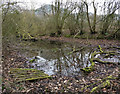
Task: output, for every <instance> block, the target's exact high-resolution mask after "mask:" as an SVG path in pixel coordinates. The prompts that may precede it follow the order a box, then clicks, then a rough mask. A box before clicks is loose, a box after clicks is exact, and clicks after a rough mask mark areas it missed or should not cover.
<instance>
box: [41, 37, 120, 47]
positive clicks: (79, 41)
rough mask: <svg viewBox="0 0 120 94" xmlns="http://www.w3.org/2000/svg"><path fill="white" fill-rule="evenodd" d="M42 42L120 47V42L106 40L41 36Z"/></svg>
mask: <svg viewBox="0 0 120 94" xmlns="http://www.w3.org/2000/svg"><path fill="white" fill-rule="evenodd" d="M40 39H41V40H49V41H60V42H68V43H77V44H79V45H90V46H98V45H103V46H120V40H106V39H97V40H95V39H88V40H87V39H77V38H66V37H50V36H41V37H40Z"/></svg>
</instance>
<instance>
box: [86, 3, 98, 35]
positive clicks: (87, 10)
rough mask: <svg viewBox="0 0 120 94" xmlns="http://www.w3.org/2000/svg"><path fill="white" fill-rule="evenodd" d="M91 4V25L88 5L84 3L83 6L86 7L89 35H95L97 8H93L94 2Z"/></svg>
mask: <svg viewBox="0 0 120 94" xmlns="http://www.w3.org/2000/svg"><path fill="white" fill-rule="evenodd" d="M92 3H93V8H94V18H93V25H92V24H91V22H90V17H89V9H88V3H87V2H86V1H84V4H85V5H86V14H87V21H88V25H89V29H90V32H91V34H95V33H96V31H95V29H96V15H97V8H96V7H95V3H94V1H93V2H92Z"/></svg>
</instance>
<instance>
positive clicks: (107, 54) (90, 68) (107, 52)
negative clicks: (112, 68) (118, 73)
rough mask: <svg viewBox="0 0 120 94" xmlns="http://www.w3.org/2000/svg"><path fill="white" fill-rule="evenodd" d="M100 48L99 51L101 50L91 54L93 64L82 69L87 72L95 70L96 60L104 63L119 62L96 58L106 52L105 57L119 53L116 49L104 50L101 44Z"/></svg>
mask: <svg viewBox="0 0 120 94" xmlns="http://www.w3.org/2000/svg"><path fill="white" fill-rule="evenodd" d="M98 48H99V51H100V52H96V51H94V52H93V53H92V54H91V58H90V63H91V65H90V66H89V67H85V68H82V69H81V70H82V71H84V72H85V73H89V72H91V71H93V70H94V66H95V61H96V62H99V63H103V64H115V65H117V64H118V62H116V63H115V62H109V61H102V60H100V59H99V58H95V56H96V55H98V54H100V55H102V54H106V55H105V56H104V58H105V57H109V56H111V55H117V54H119V53H118V52H114V51H103V50H102V48H101V46H100V45H99V46H98Z"/></svg>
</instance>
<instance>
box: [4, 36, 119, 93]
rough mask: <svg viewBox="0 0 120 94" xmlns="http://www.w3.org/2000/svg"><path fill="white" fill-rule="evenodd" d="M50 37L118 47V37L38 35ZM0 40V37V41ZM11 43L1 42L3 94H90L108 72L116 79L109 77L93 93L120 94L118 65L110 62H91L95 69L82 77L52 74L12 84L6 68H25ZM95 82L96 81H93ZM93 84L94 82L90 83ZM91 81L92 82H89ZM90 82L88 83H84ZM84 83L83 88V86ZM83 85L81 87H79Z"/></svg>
mask: <svg viewBox="0 0 120 94" xmlns="http://www.w3.org/2000/svg"><path fill="white" fill-rule="evenodd" d="M46 39H47V40H53V41H56V40H57V41H63V42H72V43H78V44H80V45H89V46H91V47H92V46H95V47H96V46H97V45H99V44H100V45H102V46H105V47H109V46H117V47H120V41H118V40H93V39H90V40H85V39H72V38H64V37H56V38H55V37H41V40H46ZM3 41H4V40H3ZM13 44H14V43H12V42H11V43H10V42H9V41H8V42H3V48H2V54H3V55H2V66H3V75H2V76H3V78H2V79H3V82H2V90H3V94H12V93H16V94H17V93H18V92H22V93H25V94H46V93H47V94H49V93H61V94H63V93H70V94H71V93H72V94H75V93H77V94H78V93H82V94H90V91H91V90H92V88H94V87H95V86H98V85H100V84H101V83H99V81H100V80H102V79H104V78H106V77H108V76H110V75H112V76H113V77H118V75H119V78H118V79H110V86H109V87H104V88H101V89H99V90H97V91H96V92H95V94H120V92H119V91H120V74H119V71H120V70H119V66H118V65H113V64H101V63H97V64H95V70H94V71H93V72H91V73H89V74H87V75H84V76H82V77H81V76H75V77H66V76H61V75H53V76H52V78H51V79H49V78H48V79H42V80H35V81H25V82H20V83H15V82H13V80H12V79H11V77H10V76H9V72H10V71H9V69H10V68H27V66H26V63H25V62H26V58H25V57H23V56H22V55H21V52H19V49H16V48H15V46H14V47H13ZM96 82H98V83H96ZM94 83H96V84H94ZM92 84H93V85H92ZM88 85H90V86H88ZM85 86H87V87H86V88H84V87H85ZM82 88H84V89H82Z"/></svg>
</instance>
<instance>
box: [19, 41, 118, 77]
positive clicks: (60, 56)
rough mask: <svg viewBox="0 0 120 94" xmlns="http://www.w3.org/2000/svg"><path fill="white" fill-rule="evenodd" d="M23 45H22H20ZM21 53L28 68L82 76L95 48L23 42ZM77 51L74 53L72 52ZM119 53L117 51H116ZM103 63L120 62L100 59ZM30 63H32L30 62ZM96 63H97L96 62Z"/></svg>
mask: <svg viewBox="0 0 120 94" xmlns="http://www.w3.org/2000/svg"><path fill="white" fill-rule="evenodd" d="M22 45H23V44H22ZM21 49H22V50H21V52H23V53H24V56H26V57H27V59H28V62H27V64H28V65H29V67H30V68H33V69H38V70H43V71H44V72H45V73H47V74H48V75H55V74H57V75H65V76H76V75H77V76H78V75H83V72H82V71H81V70H80V69H81V68H84V67H88V66H90V62H89V58H90V57H91V53H92V52H93V51H94V50H97V47H88V46H84V47H83V46H82V45H80V44H79V45H78V44H69V43H62V42H55V41H37V42H30V43H28V42H25V43H24V47H22V46H21ZM74 49H77V51H76V52H73V50H74ZM117 51H118V52H119V50H117ZM97 57H99V58H101V59H102V60H103V61H106V60H107V61H112V62H120V56H118V55H117V56H113V57H110V58H102V57H100V55H97V56H96V58H97ZM30 61H32V62H30ZM96 63H97V62H96Z"/></svg>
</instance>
